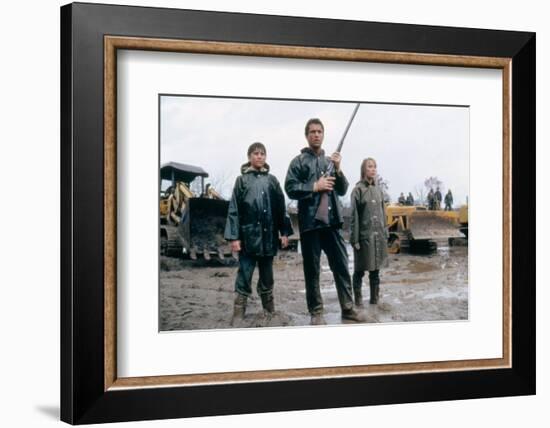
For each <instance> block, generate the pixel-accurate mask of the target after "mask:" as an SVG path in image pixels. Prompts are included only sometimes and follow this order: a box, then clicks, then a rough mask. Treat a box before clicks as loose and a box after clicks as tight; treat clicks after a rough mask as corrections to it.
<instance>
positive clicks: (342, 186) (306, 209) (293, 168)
mask: <svg viewBox="0 0 550 428" xmlns="http://www.w3.org/2000/svg"><path fill="white" fill-rule="evenodd" d="M329 163H330V158H329V157H327V156H325V152H324V150H321V152H320V154H319V156H317V155H316V154H315V152H314V151H313V150H312V149H310V148H309V147H306V148H304V149H302V152H301V153H300V154H299V155H298V156H296V157H295V158H294V159H292V162H290V166H289V167H288V172H287V174H286V180H285V190H286V194H287V195H288V197H289V198H290V199H296V200H298V224H299V226H300V233H304V232H308V231H310V230H314V229H319V228H321V227H327V225H326V224H323V223H322V222H320V221H319V220H316V219H315V214H316V213H317V208H318V207H319V202H320V200H321V193H320V192H313V184H314V183H315V182H316V181H317V180H318V179H319V178H320V177H321V176H322V175H323V174H324V173H325V171H326V170H327V168H328V165H329ZM348 187H349V183H348V180H347V179H346V177H345V176H344V174H343V173H342V172H340V173H337V174H336V181H335V183H334V191H332V192H329V208H330V209H329V226H332V227H337V228H341V227H342V225H343V224H344V219H343V217H342V213H341V207H340V201H339V200H338V196H344V195H345V194H346V192H347V190H348Z"/></svg>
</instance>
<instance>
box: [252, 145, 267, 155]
mask: <svg viewBox="0 0 550 428" xmlns="http://www.w3.org/2000/svg"><path fill="white" fill-rule="evenodd" d="M256 150H261V151H262V152H264V154H266V155H267V150H266V149H265V146H264V145H263V144H262V143H260V142H256V143H252V144H251V145H250V147H249V148H248V153H247V156H250V155H251V154H252V153H254V152H255V151H256Z"/></svg>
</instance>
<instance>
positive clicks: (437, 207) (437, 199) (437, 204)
mask: <svg viewBox="0 0 550 428" xmlns="http://www.w3.org/2000/svg"><path fill="white" fill-rule="evenodd" d="M442 200H443V198H442V197H441V192H440V191H439V187H438V188H437V189H436V191H435V193H434V210H440V209H441V201H442Z"/></svg>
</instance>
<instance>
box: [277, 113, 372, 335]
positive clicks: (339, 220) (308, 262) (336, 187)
mask: <svg viewBox="0 0 550 428" xmlns="http://www.w3.org/2000/svg"><path fill="white" fill-rule="evenodd" d="M358 107H359V104H358V105H357V107H356V108H355V110H354V113H353V115H352V118H351V120H350V122H349V124H348V127H347V128H346V131H345V133H344V136H343V137H342V140H341V141H340V144H339V147H338V149H337V150H336V152H335V153H333V154H332V156H331V157H330V158H329V157H326V156H325V152H324V150H323V149H322V148H321V146H322V144H323V139H324V132H325V129H324V126H323V123H322V122H321V121H320V120H319V119H310V120H308V122H307V124H306V127H305V135H306V139H307V142H308V147H305V148H304V149H302V151H301V153H300V154H299V155H298V156H296V157H295V158H294V159H293V160H292V161H291V163H290V166H289V167H288V172H287V176H286V180H285V190H286V193H287V195H288V197H289V198H290V199H295V200H298V224H299V227H300V245H301V249H302V259H303V267H304V277H305V285H306V300H307V307H308V310H309V313H310V315H311V324H312V325H319V324H325V320H324V318H323V300H322V297H321V290H320V287H319V273H320V261H321V250H323V251H324V252H325V254H326V256H327V259H328V263H329V266H330V269H331V271H332V273H333V275H334V282H335V284H336V291H337V293H338V300H339V303H340V307H341V310H342V318H343V319H347V320H352V321H357V322H363V321H365V316H364V314H362V313H360V312H357V311H356V310H355V309H354V307H353V297H352V287H351V278H350V274H349V271H348V254H347V250H346V246H345V242H344V238H343V237H342V234H341V232H340V229H341V228H342V225H343V217H342V214H341V212H340V206H339V201H338V196H343V195H345V193H346V191H347V189H348V186H349V183H348V181H347V179H346V177H345V176H344V173H343V172H342V170H341V168H340V165H341V159H342V158H341V156H340V150H341V148H342V144H343V141H344V138H345V136H346V134H347V131H348V129H349V127H350V125H351V122H352V121H353V117H354V116H355V113H356V112H357V109H358Z"/></svg>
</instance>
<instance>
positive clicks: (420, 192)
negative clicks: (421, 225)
mask: <svg viewBox="0 0 550 428" xmlns="http://www.w3.org/2000/svg"><path fill="white" fill-rule="evenodd" d="M414 195H415V196H416V198H415V200H416V202H417V203H419V204H420V205H422V204H424V203H425V202H426V200H425V197H426V196H425V195H426V194H425V193H424V186H423V185H422V184H417V185H416V186H414Z"/></svg>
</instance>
